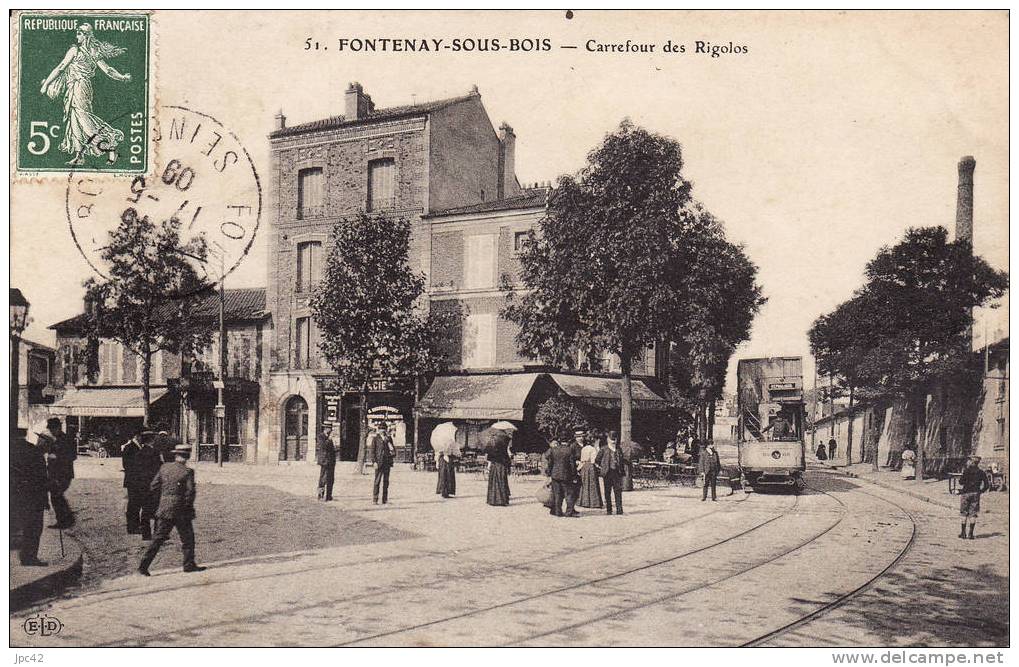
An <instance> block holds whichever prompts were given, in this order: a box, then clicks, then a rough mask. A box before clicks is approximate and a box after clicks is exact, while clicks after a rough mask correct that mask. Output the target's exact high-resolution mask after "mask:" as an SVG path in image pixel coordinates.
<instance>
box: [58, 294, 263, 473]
mask: <svg viewBox="0 0 1019 667" xmlns="http://www.w3.org/2000/svg"><path fill="white" fill-rule="evenodd" d="M223 305H224V309H223V310H224V322H225V325H226V334H227V335H226V351H227V355H226V358H227V364H226V377H225V379H224V387H225V388H224V404H225V406H226V409H225V423H224V432H225V436H226V439H225V442H224V443H223V444H224V447H223V452H224V458H225V460H230V461H247V460H254V459H255V458H256V457H257V452H256V448H255V444H256V442H257V433H258V422H259V391H260V382H261V381H262V379H263V378H264V376H265V374H266V373H267V371H268V357H269V355H268V354H267V353H266V350H267V345H268V338H269V336H268V334H269V332H270V331H271V319H270V318H269V315H268V313H267V311H266V308H265V290H264V289H261V288H246V289H228V290H225V295H224V302H223ZM191 308H192V310H191V312H192V315H193V316H194V317H196V318H197V319H198V320H199V321H200V322H202V324H203V326H209V327H210V328H212V329H214V330H215V329H216V327H218V324H219V294H218V292H214V291H211V292H209V293H207V294H203V295H202V296H201V297H200V298H199V299H197V300H196V301H195V303H194V304H193V305H192V306H191ZM50 329H53V330H54V331H55V332H56V337H57V349H56V355H55V356H56V360H55V361H56V363H55V367H54V378H55V381H54V384H55V385H56V391H55V393H56V394H57V400H56V401H55V402H54V403H53V404H52V405H50V406H48V411H49V413H50V414H52V415H56V416H58V417H60V418H61V419H62V420H63V421H64V424H65V428H66V430H67V432H68V433H69V434H70V435H72V436H75V437H77V438H78V439H79V440H89V439H92V440H94V441H97V442H104V443H106V447H107V449H108V450H109V451H110V452H111V453H112V452H115V451H118V450H119V447H120V445H122V444H123V443H124V442H126V441H127V439H128V438H130V437H131V436H132V435H134V434H135V433H137V432H138V431H140V430H142V428H143V425H142V419H143V413H144V400H143V396H142V386H141V376H142V373H141V359H140V357H139V356H138V355H136V354H135V353H134V352H132V351H131V350H129V349H127V348H126V347H125V346H124V345H122V344H121V343H119V342H117V341H115V340H110V339H100V340H98V341H96V342H94V343H92V345H94V349H93V350H90V349H89V346H90V343H89V341H88V338H87V333H86V330H85V316H84V315H77V316H75V317H72V318H69V319H67V320H63V321H61V322H58V323H56V324H54V325H52V326H50ZM219 349H220V342H219V336H218V333H215V332H214V333H213V336H212V344H211V346H210V347H208V348H206V349H205V350H202V351H201V352H200V353H198V354H195V355H191V356H190V357H189V358H183V359H182V358H181V355H179V354H174V353H171V352H166V351H160V352H157V353H156V354H155V355H154V357H153V360H152V368H151V379H150V383H149V384H150V386H149V406H150V421H149V427H148V428H149V429H151V430H165V431H168V432H171V433H173V434H174V435H175V436H177V437H179V438H180V439H181V440H183V441H184V442H187V443H189V444H192V445H194V446H196V447H197V452H198V455H197V456H198V458H200V459H212V458H215V456H216V455H217V451H218V445H219V443H218V442H217V429H216V425H215V424H216V422H215V406H216V403H217V388H216V384H217V383H218V382H219V381H220V379H221V378H220V372H219V359H220V356H219ZM90 356H91V357H92V358H93V361H94V363H93V365H92V368H89V365H90V364H89V357H90Z"/></svg>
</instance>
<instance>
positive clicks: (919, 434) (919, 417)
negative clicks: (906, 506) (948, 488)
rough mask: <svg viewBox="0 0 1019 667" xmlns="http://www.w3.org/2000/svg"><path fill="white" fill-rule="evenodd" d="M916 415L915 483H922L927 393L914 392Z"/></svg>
mask: <svg viewBox="0 0 1019 667" xmlns="http://www.w3.org/2000/svg"><path fill="white" fill-rule="evenodd" d="M914 394H916V395H915V396H914V405H915V407H914V408H913V409H914V410H915V412H914V414H915V415H916V481H917V482H923V468H924V464H925V461H924V448H925V446H926V444H927V392H926V391H923V390H920V391H917V392H914Z"/></svg>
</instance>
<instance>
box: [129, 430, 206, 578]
mask: <svg viewBox="0 0 1019 667" xmlns="http://www.w3.org/2000/svg"><path fill="white" fill-rule="evenodd" d="M173 457H174V460H173V461H172V462H170V463H164V464H163V465H162V467H160V468H159V473H158V474H157V475H156V477H155V479H153V480H152V487H151V488H152V493H153V494H154V495H157V496H159V507H158V508H157V509H156V532H155V534H154V535H153V536H152V544H150V545H149V548H148V549H147V550H146V551H145V555H144V556H142V562H141V564H139V565H138V573H139V574H141V575H143V576H146V577H147V576H149V565H151V564H152V561H153V560H154V559H155V557H156V554H157V553H159V548H160V547H162V546H163V543H164V542H166V540H168V539H169V538H170V531H172V530H173V529H174V528H176V529H177V535H179V536H180V546H181V551H183V552H184V571H185V572H201V571H202V570H204V569H205V568H204V567H199V566H198V565H197V564H196V563H195V531H194V528H193V527H192V525H191V521H192V520H193V519H194V518H195V471H194V470H192V469H191V468H189V467H188V466H187V462H188V459H189V458H191V445H181V444H178V445H177V446H176V447H174V448H173Z"/></svg>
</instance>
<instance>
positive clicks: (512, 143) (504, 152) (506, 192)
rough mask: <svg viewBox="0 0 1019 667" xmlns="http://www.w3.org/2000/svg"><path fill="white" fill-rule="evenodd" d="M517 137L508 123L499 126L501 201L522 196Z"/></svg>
mask: <svg viewBox="0 0 1019 667" xmlns="http://www.w3.org/2000/svg"><path fill="white" fill-rule="evenodd" d="M516 152H517V135H515V134H513V128H512V127H510V126H509V125H508V124H507V123H503V124H502V125H500V126H499V199H505V198H506V197H515V196H517V195H519V194H520V185H519V184H518V183H517V172H516Z"/></svg>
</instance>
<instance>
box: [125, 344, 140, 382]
mask: <svg viewBox="0 0 1019 667" xmlns="http://www.w3.org/2000/svg"><path fill="white" fill-rule="evenodd" d="M122 365H123V368H124V370H123V373H124V384H134V383H136V382H138V372H137V371H138V357H137V356H135V354H134V352H132V351H131V350H129V349H127V348H126V347H125V348H124V358H123V360H122Z"/></svg>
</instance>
